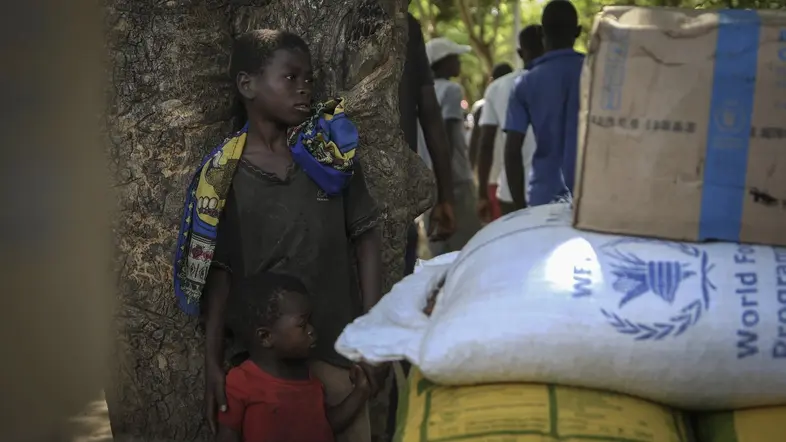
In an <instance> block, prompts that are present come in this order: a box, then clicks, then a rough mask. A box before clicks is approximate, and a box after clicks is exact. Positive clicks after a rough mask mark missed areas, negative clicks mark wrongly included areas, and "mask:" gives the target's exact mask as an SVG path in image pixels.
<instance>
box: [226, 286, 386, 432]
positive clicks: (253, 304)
mask: <svg viewBox="0 0 786 442" xmlns="http://www.w3.org/2000/svg"><path fill="white" fill-rule="evenodd" d="M306 294H307V291H306V287H305V286H304V285H303V284H302V283H301V282H300V281H299V280H298V279H297V278H295V277H293V276H288V275H284V274H276V273H269V272H263V273H259V274H257V275H254V276H251V277H249V278H241V279H240V280H239V281H235V282H234V283H233V286H232V295H231V296H232V299H231V301H230V315H229V318H230V319H229V323H230V327H231V328H232V331H233V332H234V333H235V336H237V337H239V338H240V339H241V340H242V341H243V343H244V345H245V347H246V348H247V349H248V353H249V359H248V360H246V361H245V362H243V363H242V364H241V365H240V366H238V367H236V368H233V369H232V370H230V371H229V374H228V375H227V379H226V394H227V405H228V406H229V408H228V410H227V412H226V413H221V414H220V415H219V429H218V435H217V437H216V441H217V442H240V441H242V442H306V441H307V442H332V441H333V440H334V437H333V433H334V432H340V431H342V430H344V429H345V428H346V427H347V425H349V423H350V422H351V421H352V420H353V419H354V418H355V416H357V414H358V413H359V412H360V410H361V408H362V407H363V406H364V405H365V403H366V401H367V400H368V397H369V394H370V391H371V390H370V387H369V383H368V379H367V378H366V375H365V373H364V372H363V369H361V368H360V367H359V366H357V365H355V366H353V367H352V371H351V372H350V373H351V376H352V378H353V382H354V389H353V390H352V392H351V393H349V395H348V396H347V397H346V398H345V399H344V400H343V401H342V402H341V403H339V404H338V405H336V406H333V407H330V406H327V405H326V404H325V393H324V390H323V387H322V384H321V383H320V381H319V380H318V379H316V378H315V377H314V376H313V375H312V374H311V373H310V371H309V364H308V362H307V358H308V354H309V350H310V349H311V348H313V347H314V345H315V344H316V333H315V332H314V327H313V326H312V325H311V322H310V319H311V305H310V303H309V300H308V297H307V296H306Z"/></svg>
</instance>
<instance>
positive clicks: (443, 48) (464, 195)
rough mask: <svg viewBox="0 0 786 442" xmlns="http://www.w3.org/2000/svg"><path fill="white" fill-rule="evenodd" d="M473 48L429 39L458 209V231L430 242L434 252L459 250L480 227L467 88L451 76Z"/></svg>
mask: <svg viewBox="0 0 786 442" xmlns="http://www.w3.org/2000/svg"><path fill="white" fill-rule="evenodd" d="M470 51H471V48H470V47H469V46H465V45H460V44H457V43H455V42H453V41H451V40H449V39H447V38H435V39H432V40H429V41H428V42H427V43H426V56H427V57H428V62H429V64H430V65H431V71H432V72H433V74H434V91H435V92H436V94H437V101H439V106H440V109H441V111H442V119H443V120H445V129H446V131H447V134H448V140H449V142H450V155H451V165H452V171H453V197H454V199H455V203H454V213H455V219H456V232H455V233H454V234H453V236H451V237H450V238H448V239H447V240H445V241H442V242H432V243H431V244H430V247H431V252H432V254H433V255H435V256H436V255H440V254H442V253H448V252H452V251H456V250H461V248H462V247H464V245H465V244H466V243H467V241H469V239H470V238H472V236H473V235H474V234H475V233H476V232H477V231H478V230H479V229H480V221H479V220H478V217H477V211H476V205H477V204H476V198H475V193H476V191H475V183H474V180H473V176H472V168H471V165H470V161H469V152H468V148H467V142H466V137H465V131H464V109H463V108H462V107H461V102H462V101H463V100H464V91H463V90H462V89H461V85H459V84H458V83H456V82H454V81H451V78H454V77H458V76H459V74H461V61H460V60H459V56H460V55H462V54H466V53H468V52H470ZM419 151H420V152H421V154H423V153H424V152H425V149H424V143H423V140H422V139H420V140H419Z"/></svg>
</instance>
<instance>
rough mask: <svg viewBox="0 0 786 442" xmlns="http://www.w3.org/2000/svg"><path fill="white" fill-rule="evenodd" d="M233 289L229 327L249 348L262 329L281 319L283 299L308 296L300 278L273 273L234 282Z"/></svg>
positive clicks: (263, 273) (242, 278) (231, 292)
mask: <svg viewBox="0 0 786 442" xmlns="http://www.w3.org/2000/svg"><path fill="white" fill-rule="evenodd" d="M230 290H231V291H230V294H229V315H228V317H229V318H228V319H229V321H228V322H229V327H230V328H231V329H232V332H233V333H234V335H235V336H236V337H237V338H239V339H240V341H241V342H242V343H243V345H245V346H246V348H249V346H250V345H251V342H252V340H253V339H254V334H255V333H256V330H257V329H258V328H260V327H264V326H270V325H272V324H273V323H274V322H275V321H276V320H277V319H278V318H279V317H280V316H281V308H280V304H281V300H282V299H283V297H284V296H285V295H286V294H287V293H300V294H303V295H305V294H307V293H308V291H307V289H306V286H305V285H304V284H303V282H301V281H300V279H298V278H296V277H294V276H291V275H286V274H283V273H273V272H260V273H257V274H255V275H253V276H248V277H241V278H238V279H237V280H233V281H232V284H231V289H230Z"/></svg>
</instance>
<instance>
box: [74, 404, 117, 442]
mask: <svg viewBox="0 0 786 442" xmlns="http://www.w3.org/2000/svg"><path fill="white" fill-rule="evenodd" d="M63 435H64V436H65V437H64V438H63V439H62V440H64V441H66V442H112V430H111V428H110V427H109V412H108V411H107V408H106V401H105V400H104V393H103V392H101V394H100V395H99V396H97V397H96V400H94V401H93V402H90V403H89V404H87V406H86V407H85V409H84V410H83V411H82V412H81V413H80V414H78V415H76V416H74V417H72V418H71V419H69V420H68V422H66V424H65V428H64V429H63Z"/></svg>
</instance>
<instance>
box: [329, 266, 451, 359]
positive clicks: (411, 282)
mask: <svg viewBox="0 0 786 442" xmlns="http://www.w3.org/2000/svg"><path fill="white" fill-rule="evenodd" d="M458 254H459V252H452V253H447V254H444V255H440V256H438V257H436V258H434V259H431V260H427V261H426V260H418V262H417V264H416V265H415V272H414V274H412V275H409V276H407V277H406V278H404V279H403V280H401V281H400V282H399V283H398V284H396V285H394V286H393V289H392V290H391V291H390V293H388V294H387V295H385V296H384V297H383V298H382V299H381V300H380V301H379V302H378V303H377V305H375V306H374V307H373V308H372V309H371V311H369V312H368V313H367V314H365V315H363V316H361V317H359V318H357V319H356V320H355V321H354V322H352V323H351V324H349V325H348V326H347V327H346V328H345V329H344V331H343V332H342V333H341V336H339V338H338V340H337V341H336V345H335V348H336V351H337V352H339V353H340V354H342V355H343V356H344V357H346V358H348V359H350V360H353V361H361V360H363V361H366V362H370V363H372V364H376V363H380V362H389V361H399V360H402V359H409V360H410V361H414V360H417V359H418V358H419V356H418V355H419V352H420V344H421V341H422V340H423V335H424V333H425V331H426V328H427V327H428V325H429V318H428V317H427V316H426V315H425V314H424V313H423V308H425V307H426V300H427V298H428V295H429V294H430V293H431V292H432V290H433V289H434V288H435V287H436V286H437V285H438V283H439V282H440V280H441V279H442V277H443V276H444V275H445V274H446V273H447V271H448V269H449V268H450V265H451V264H452V263H453V261H454V260H455V259H456V257H457V256H458Z"/></svg>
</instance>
